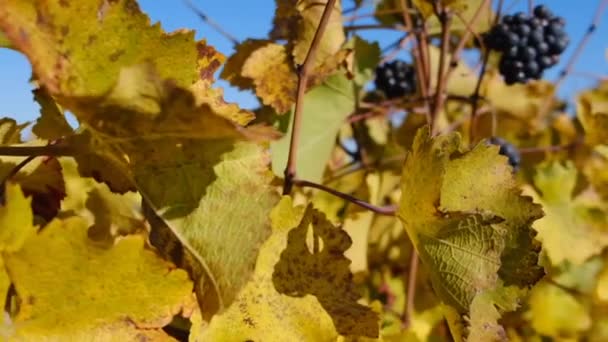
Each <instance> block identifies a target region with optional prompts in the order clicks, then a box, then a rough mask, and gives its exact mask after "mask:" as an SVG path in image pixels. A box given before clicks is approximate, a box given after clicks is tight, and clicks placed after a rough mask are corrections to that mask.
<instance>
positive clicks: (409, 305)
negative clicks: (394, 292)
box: [401, 247, 419, 328]
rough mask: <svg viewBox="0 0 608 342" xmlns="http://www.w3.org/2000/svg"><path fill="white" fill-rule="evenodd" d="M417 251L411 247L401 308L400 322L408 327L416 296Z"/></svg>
mask: <svg viewBox="0 0 608 342" xmlns="http://www.w3.org/2000/svg"><path fill="white" fill-rule="evenodd" d="M418 264H419V260H418V253H416V249H415V248H414V247H412V254H411V256H410V268H409V270H408V272H407V295H406V298H405V307H404V308H403V316H402V320H401V321H402V322H403V327H404V328H408V327H409V326H410V324H411V323H412V316H413V315H414V298H415V297H416V278H417V275H418Z"/></svg>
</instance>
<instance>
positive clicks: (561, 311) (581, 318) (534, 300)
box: [525, 282, 591, 338]
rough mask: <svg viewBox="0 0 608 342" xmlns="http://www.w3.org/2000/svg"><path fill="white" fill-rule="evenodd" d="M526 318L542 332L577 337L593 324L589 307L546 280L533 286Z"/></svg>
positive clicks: (550, 334) (555, 336)
mask: <svg viewBox="0 0 608 342" xmlns="http://www.w3.org/2000/svg"><path fill="white" fill-rule="evenodd" d="M528 304H529V306H530V309H529V310H528V311H527V312H526V313H525V318H526V319H527V320H528V321H530V323H531V324H532V327H533V328H534V330H536V331H537V332H538V333H539V334H542V335H546V336H550V337H553V338H568V337H570V338H573V337H577V334H578V333H580V332H583V331H585V330H587V329H589V328H590V327H591V317H590V315H589V313H588V311H587V308H585V306H584V305H583V304H582V303H581V302H579V301H578V300H577V299H576V298H575V297H573V296H572V295H571V294H570V293H568V292H566V291H565V290H563V289H561V288H560V287H558V286H555V285H553V284H550V283H547V282H542V283H539V284H538V285H537V286H535V287H534V289H532V292H531V293H530V298H529V300H528Z"/></svg>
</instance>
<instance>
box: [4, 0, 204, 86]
mask: <svg viewBox="0 0 608 342" xmlns="http://www.w3.org/2000/svg"><path fill="white" fill-rule="evenodd" d="M40 23H44V24H40ZM0 28H1V29H2V30H3V31H4V33H5V34H6V36H7V37H8V38H9V39H10V40H11V42H12V43H13V44H14V45H15V47H16V48H17V49H19V50H20V51H22V52H23V53H24V54H25V55H27V56H28V58H29V59H30V62H31V63H32V67H33V70H34V74H35V75H36V77H37V78H38V80H40V81H41V82H42V83H43V84H44V85H45V86H46V87H47V88H48V89H49V91H50V92H51V93H53V94H55V93H61V94H71V95H75V96H84V95H100V94H102V93H103V92H105V91H106V90H108V89H109V88H110V87H112V86H113V85H114V83H115V82H116V79H117V77H118V75H119V72H120V69H121V68H122V67H124V66H129V65H135V64H140V63H142V62H144V61H150V62H151V63H153V64H154V65H155V67H156V68H157V70H158V73H159V75H160V76H161V77H163V78H171V79H173V80H175V82H177V84H179V85H182V86H189V85H190V84H192V83H193V82H194V81H195V80H196V79H197V77H198V73H197V70H196V65H197V59H198V53H197V51H196V48H195V42H194V33H193V32H192V31H189V32H188V31H183V32H177V33H173V34H169V35H167V34H165V33H164V32H163V31H162V29H161V27H160V24H155V25H153V26H152V25H150V20H149V19H148V17H147V16H146V15H144V14H143V13H141V11H140V10H139V6H138V4H137V2H136V1H135V0H119V1H103V2H100V1H93V0H85V1H70V2H65V1H61V0H51V1H43V0H25V1H23V0H2V1H0ZM159 51H162V53H159Z"/></svg>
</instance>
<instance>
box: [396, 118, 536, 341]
mask: <svg viewBox="0 0 608 342" xmlns="http://www.w3.org/2000/svg"><path fill="white" fill-rule="evenodd" d="M401 191H402V194H403V195H402V198H401V203H400V207H399V211H398V216H399V218H400V219H401V221H402V222H403V225H404V227H405V229H406V231H407V233H408V235H409V236H410V239H411V240H412V241H413V242H414V246H415V247H416V250H417V251H418V253H419V254H420V258H421V260H422V262H423V263H424V264H425V265H426V267H428V268H429V272H430V275H431V280H432V283H433V287H434V288H435V291H436V292H437V294H438V296H439V297H440V298H441V300H442V301H443V302H444V304H446V316H447V317H448V320H449V322H450V328H451V330H452V332H453V335H454V336H455V337H456V339H458V340H459V339H462V338H463V337H464V336H466V334H467V332H466V330H465V328H466V327H468V332H469V333H471V332H473V331H475V333H476V334H480V332H479V330H478V329H480V327H481V328H483V327H488V329H490V327H492V328H491V329H492V330H494V331H495V332H494V333H492V334H493V335H496V336H498V335H500V333H497V332H496V331H499V330H500V328H499V327H498V325H497V322H496V317H495V315H485V314H482V315H479V314H476V315H473V312H472V311H471V310H472V309H473V306H472V305H473V303H476V304H475V308H476V310H479V309H480V308H484V307H485V308H490V306H491V305H496V306H497V307H498V308H499V313H500V312H504V311H509V310H512V309H514V308H515V307H516V306H517V305H516V304H515V300H516V299H517V296H507V297H508V298H510V300H509V301H508V303H507V304H508V305H507V304H504V303H503V304H502V305H499V304H498V303H497V302H496V300H495V298H504V297H505V294H506V292H505V291H508V287H507V286H511V285H512V286H513V287H516V288H517V287H519V288H526V287H528V286H530V285H532V284H534V283H535V282H537V281H538V280H539V279H540V277H542V275H543V274H544V273H543V271H542V268H540V267H539V266H538V265H537V260H538V246H537V245H536V244H535V242H534V240H533V237H534V234H533V231H532V230H531V223H532V222H533V221H534V220H536V219H538V218H539V217H541V216H542V211H541V210H540V206H538V205H535V204H533V203H532V201H531V199H529V198H525V197H522V196H521V195H520V193H519V191H518V190H517V187H516V183H515V181H514V180H513V178H512V172H511V168H510V166H508V164H507V161H506V158H505V157H504V156H501V155H499V154H498V149H497V148H496V147H495V146H489V145H487V144H486V143H481V144H479V145H477V146H476V147H475V148H474V149H473V150H471V151H465V150H461V147H460V137H459V135H457V134H449V135H443V136H438V137H435V138H431V137H430V136H429V131H428V128H423V129H421V130H419V132H418V134H417V136H416V139H415V141H414V145H413V147H412V151H411V152H409V153H408V154H407V156H406V161H405V165H404V169H403V176H402V187H401ZM490 293H492V295H489V294H490ZM480 301H481V302H480ZM492 303H494V304H492ZM480 305H481V306H480ZM484 310H487V309H484ZM463 317H468V322H466V324H465V322H464V319H463ZM465 326H466V327H465ZM496 329H499V330H496ZM497 334H498V335H497Z"/></svg>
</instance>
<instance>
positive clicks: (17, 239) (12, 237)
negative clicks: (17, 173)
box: [0, 182, 36, 252]
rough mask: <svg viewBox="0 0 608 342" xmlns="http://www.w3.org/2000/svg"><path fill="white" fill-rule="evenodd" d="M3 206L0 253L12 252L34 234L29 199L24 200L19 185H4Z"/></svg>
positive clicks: (0, 212)
mask: <svg viewBox="0 0 608 342" xmlns="http://www.w3.org/2000/svg"><path fill="white" fill-rule="evenodd" d="M3 197H4V203H5V204H4V205H3V206H1V207H0V252H14V251H17V250H19V249H21V247H22V246H23V244H24V242H25V241H26V240H27V239H28V238H29V237H30V236H31V235H34V234H35V233H36V227H34V215H33V213H32V208H31V206H30V203H31V201H32V200H31V199H29V198H25V196H24V195H23V192H22V191H21V188H20V187H19V185H16V184H13V183H10V182H9V183H6V188H5V189H4V196H3Z"/></svg>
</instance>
